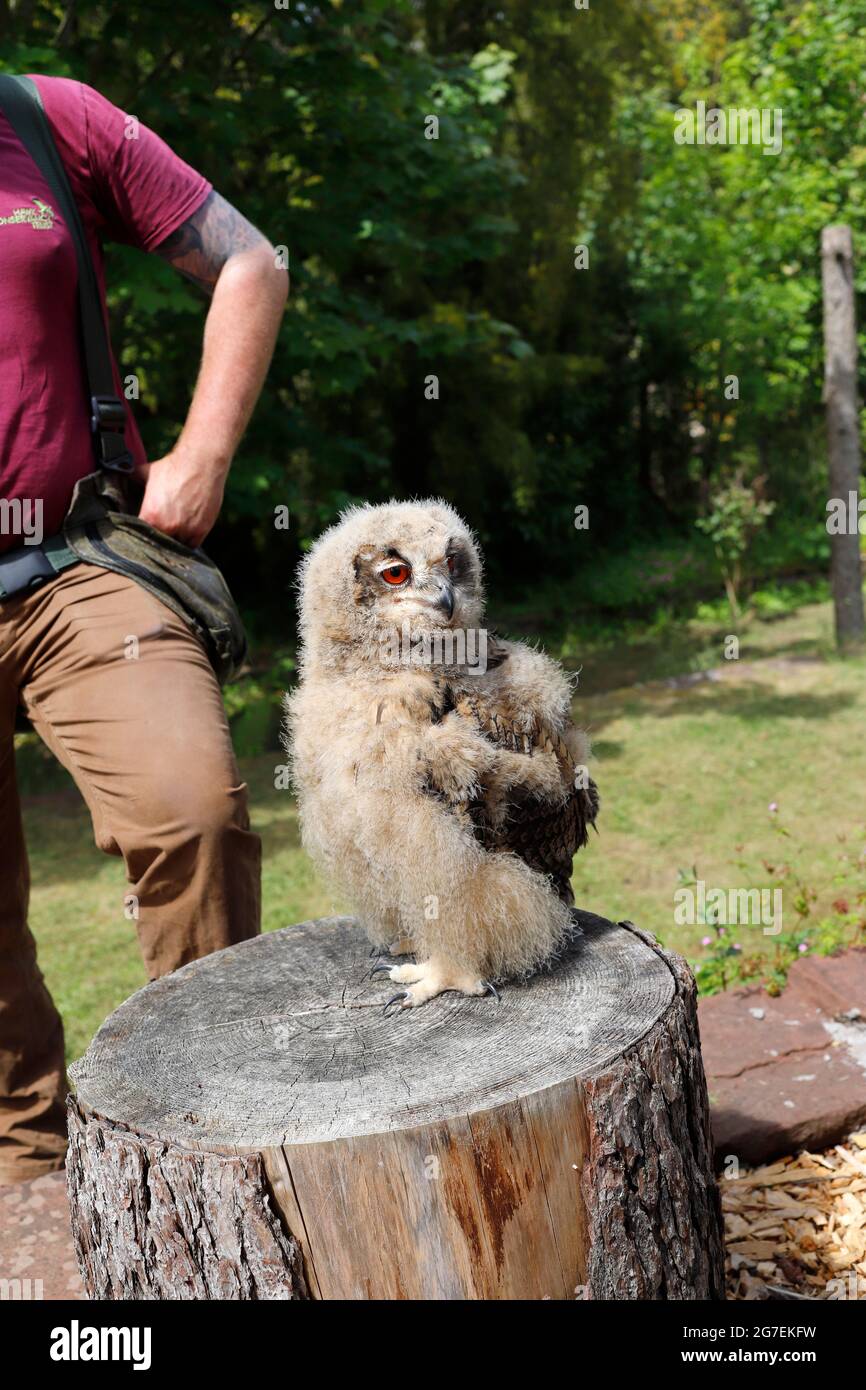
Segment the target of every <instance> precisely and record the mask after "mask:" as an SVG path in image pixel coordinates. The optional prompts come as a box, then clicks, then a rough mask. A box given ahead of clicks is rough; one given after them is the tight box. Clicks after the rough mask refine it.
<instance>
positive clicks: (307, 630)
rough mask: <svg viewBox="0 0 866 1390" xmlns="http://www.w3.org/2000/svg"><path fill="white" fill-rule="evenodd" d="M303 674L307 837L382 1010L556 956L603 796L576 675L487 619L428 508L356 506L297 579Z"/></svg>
mask: <svg viewBox="0 0 866 1390" xmlns="http://www.w3.org/2000/svg"><path fill="white" fill-rule="evenodd" d="M299 594H300V605H299V606H300V629H301V643H302V649H301V655H300V681H299V684H298V686H297V687H296V689H295V690H294V691H293V692H292V693H291V695H289V696H287V697H286V702H285V710H286V748H287V752H288V754H289V758H290V763H291V767H292V774H293V780H294V785H295V788H296V791H297V795H298V801H299V806H300V817H301V829H302V839H303V843H304V846H305V847H306V849H307V850H308V851H309V853H310V854H311V855H312V857H313V858H314V859H315V860H316V861H317V862H318V863H319V865H320V866H322V867H323V868H324V869H325V871H326V872H327V873H329V874H330V875H331V876H332V878H333V879H335V880H336V881H337V882H338V883H339V884H340V885H341V886H342V888H343V890H344V891H345V892H346V893H347V894H348V896H349V898H350V900H351V901H352V903H353V906H354V909H355V911H356V912H357V914H358V916H359V918H360V920H361V922H362V923H363V926H364V928H365V930H366V932H367V934H368V936H369V938H370V940H371V942H372V943H373V945H374V947H377V948H378V949H379V950H380V951H382V952H383V953H384V952H385V951H386V950H387V951H389V952H390V955H391V956H392V957H393V956H395V955H396V956H399V955H402V954H414V955H415V957H416V960H417V963H416V964H405V965H397V964H393V965H392V964H388V965H387V966H382V967H380V968H381V969H382V970H384V971H386V972H387V974H388V975H389V976H390V978H391V979H392V980H394V981H396V982H398V983H399V984H400V985H402V986H404V988H403V990H402V991H401V992H400V994H399V995H396V996H395V997H394V999H393V1000H391V1001H389V1003H393V1004H399V1005H400V1007H402V1008H408V1007H412V1006H415V1005H418V1004H422V1003H424V1002H425V1001H426V1000H428V999H432V998H434V997H435V996H436V995H438V994H441V993H443V992H444V991H445V990H458V991H461V992H462V993H464V994H471V995H481V994H484V993H487V992H490V991H492V992H493V993H495V992H496V991H495V988H494V987H493V985H492V981H493V980H502V979H506V978H508V977H514V976H520V975H526V974H528V973H530V972H532V971H534V970H537V969H538V968H539V967H540V966H543V965H544V964H546V963H548V962H550V961H551V960H552V959H553V958H554V957H555V955H556V953H557V951H558V950H559V949H560V947H561V946H562V945H563V943H564V941H565V939H566V937H567V936H568V934H569V931H570V912H569V906H570V904H571V902H573V898H572V896H571V890H570V885H569V878H570V874H571V861H572V857H573V854H574V852H575V850H576V849H577V848H578V847H579V846H580V845H582V844H584V843H585V842H586V835H587V825H588V824H594V822H595V814H596V811H597V807H598V798H597V794H596V790H595V786H594V784H593V783H592V782H591V781H589V779H588V778H587V777H586V767H585V765H586V759H587V755H588V744H587V740H586V737H585V735H584V734H582V733H581V732H579V731H578V730H576V729H575V728H574V727H573V725H572V724H571V720H570V716H569V710H570V703H571V693H572V691H571V683H570V681H569V679H568V678H567V676H566V675H565V673H564V672H563V671H562V669H561V668H560V667H559V666H558V665H557V664H556V663H555V662H553V661H551V660H550V659H549V658H548V657H546V656H544V655H543V654H542V653H541V652H539V651H536V650H534V649H533V648H531V647H528V646H526V645H524V644H523V643H520V642H506V641H501V640H499V639H497V638H495V637H494V636H493V635H492V634H490V633H489V632H487V631H486V629H485V628H484V627H483V622H484V590H483V581H482V562H481V556H480V554H479V550H478V546H477V544H476V541H475V538H474V536H473V535H472V532H471V531H470V530H469V529H468V527H467V526H466V525H465V523H464V522H463V521H462V520H461V519H460V517H459V516H458V515H457V513H456V512H455V511H454V510H453V509H452V508H451V507H450V506H448V505H447V503H445V502H442V501H439V500H430V501H419V502H390V503H387V504H385V505H383V506H361V507H352V508H350V509H349V510H348V511H347V512H345V513H344V514H343V516H342V517H341V519H340V521H339V523H338V524H337V525H335V526H333V527H331V529H330V530H328V531H326V532H325V533H324V535H322V536H321V537H320V539H319V540H318V541H317V542H316V544H315V545H314V546H313V548H312V549H311V551H310V552H309V554H308V555H307V557H306V559H305V560H304V561H303V563H302V565H301V569H300V574H299Z"/></svg>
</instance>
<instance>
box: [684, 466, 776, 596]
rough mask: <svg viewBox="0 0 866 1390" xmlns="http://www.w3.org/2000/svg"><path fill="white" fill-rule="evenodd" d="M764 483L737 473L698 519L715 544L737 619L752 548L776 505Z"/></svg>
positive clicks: (697, 523) (698, 523)
mask: <svg viewBox="0 0 866 1390" xmlns="http://www.w3.org/2000/svg"><path fill="white" fill-rule="evenodd" d="M762 484H763V479H756V480H755V481H754V482H753V483H751V484H746V483H745V482H744V481H743V478H742V475H741V474H737V475H736V476H735V477H734V478H732V479H731V480H730V482H727V483H725V484H724V485H723V486H722V487H720V488H719V489H718V490H717V491H716V492H714V493H713V495H712V497H711V498H710V510H709V511H708V512H707V515H706V516H702V517H698V519H697V521H696V522H695V525H696V526H697V527H698V530H700V531H703V532H704V534H705V535H706V536H709V538H710V540H711V541H712V543H713V549H714V550H715V552H716V556H717V558H718V561H719V565H720V567H721V571H722V575H723V577H724V581H725V592H726V593H727V595H728V603H729V604H730V609H731V617H732V618H733V619H734V620H735V621H736V620H737V619H738V618H739V616H740V590H741V586H742V582H743V576H744V564H745V561H746V557H747V554H748V551H749V548H750V546H751V544H752V542H753V540H754V538H755V536H756V535H757V534H758V532H759V531H760V530H761V527H762V526H763V525H764V523H765V522H766V520H767V518H768V517H769V516H772V514H773V512H774V511H775V506H776V504H775V503H774V502H768V501H767V500H766V499H765V498H763V497H762V496H761V486H762Z"/></svg>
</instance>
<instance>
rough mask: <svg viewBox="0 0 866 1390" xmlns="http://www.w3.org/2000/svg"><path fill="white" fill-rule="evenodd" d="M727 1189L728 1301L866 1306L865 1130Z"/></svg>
mask: <svg viewBox="0 0 866 1390" xmlns="http://www.w3.org/2000/svg"><path fill="white" fill-rule="evenodd" d="M720 1185H721V1190H722V1209H723V1211H724V1214H725V1238H726V1241H727V1272H728V1297H729V1298H732V1299H763V1298H784V1297H785V1296H786V1294H787V1295H788V1296H789V1297H790V1296H791V1295H792V1294H793V1295H797V1294H799V1295H800V1296H801V1297H806V1298H833V1299H843V1298H844V1299H850V1298H860V1299H864V1300H866V1132H864V1133H862V1134H853V1135H852V1136H851V1138H850V1139H849V1140H848V1142H847V1144H837V1145H836V1147H835V1148H834V1149H831V1150H829V1151H828V1152H827V1153H823V1154H812V1153H806V1152H804V1153H801V1154H799V1155H798V1156H797V1157H796V1158H786V1159H782V1160H780V1161H779V1162H778V1163H770V1164H767V1165H766V1166H765V1167H762V1168H755V1169H753V1170H752V1171H751V1172H748V1173H746V1174H745V1175H744V1176H741V1177H739V1178H724V1177H723V1178H722V1179H721V1184H720Z"/></svg>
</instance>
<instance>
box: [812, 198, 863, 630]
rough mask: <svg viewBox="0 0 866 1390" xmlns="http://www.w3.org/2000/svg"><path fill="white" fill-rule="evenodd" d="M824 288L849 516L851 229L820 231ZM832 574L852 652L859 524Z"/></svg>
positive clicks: (838, 552)
mask: <svg viewBox="0 0 866 1390" xmlns="http://www.w3.org/2000/svg"><path fill="white" fill-rule="evenodd" d="M821 266H822V280H823V289H824V402H825V404H826V406H827V452H828V456H829V463H830V497H832V498H839V499H841V500H842V502H843V504H844V506H845V509H846V512H847V509H848V500H849V497H850V495H851V494H852V493H853V495H854V497H855V499H856V498H859V495H860V422H859V415H858V409H857V327H856V321H855V314H854V259H853V249H852V243H851V228H850V227H844V226H838V227H825V228H824V230H823V232H822V233H821ZM830 555H831V559H830V574H831V580H832V586H833V604H834V609H835V617H836V645H837V646H838V648H839V650H840V651H851V650H854V649H856V648H858V647H860V646H862V644H863V641H864V621H863V577H862V573H861V565H860V534H859V530H858V529H857V527H856V526H855V527H854V529H853V532H852V531H851V529H850V527H849V528H848V529H847V530H846V532H845V533H844V534H839V535H833V534H831V536H830Z"/></svg>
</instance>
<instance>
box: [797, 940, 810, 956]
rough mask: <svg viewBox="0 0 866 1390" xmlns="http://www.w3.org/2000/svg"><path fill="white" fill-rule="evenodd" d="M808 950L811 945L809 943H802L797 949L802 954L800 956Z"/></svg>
mask: <svg viewBox="0 0 866 1390" xmlns="http://www.w3.org/2000/svg"><path fill="white" fill-rule="evenodd" d="M808 949H809V943H808V941H801V942H800V944H799V946H798V947H797V950H798V951H799V952H800V955H802V954H803V952H804V951H808Z"/></svg>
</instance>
